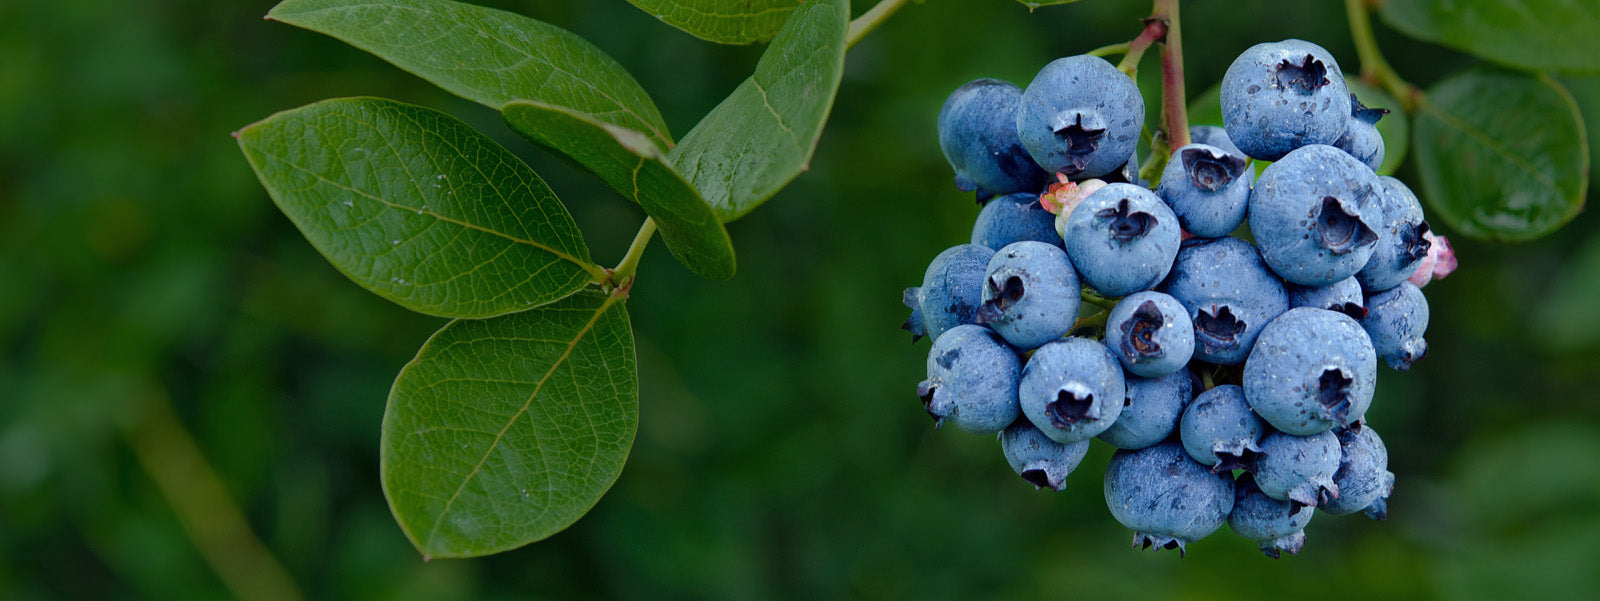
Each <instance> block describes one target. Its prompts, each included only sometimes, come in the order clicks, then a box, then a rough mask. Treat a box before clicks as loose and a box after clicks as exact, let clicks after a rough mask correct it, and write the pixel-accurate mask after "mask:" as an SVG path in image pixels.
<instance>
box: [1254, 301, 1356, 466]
mask: <svg viewBox="0 0 1600 601" xmlns="http://www.w3.org/2000/svg"><path fill="white" fill-rule="evenodd" d="M1377 371H1378V357H1377V354H1376V353H1375V352H1374V351H1373V348H1372V342H1371V341H1370V340H1368V339H1367V333H1366V332H1364V331H1362V329H1361V325H1360V324H1357V323H1356V321H1355V320H1354V319H1350V316H1348V315H1345V314H1343V313H1335V312H1333V311H1327V310H1323V309H1313V308H1310V307H1301V308H1298V309H1290V310H1289V311H1288V312H1286V313H1284V314H1283V315H1280V316H1278V318H1277V319H1274V320H1272V323H1269V324H1267V327H1266V328H1265V329H1263V330H1262V331H1261V337H1259V338H1257V339H1256V345H1255V348H1253V349H1251V351H1250V358H1249V360H1247V361H1245V364H1244V396H1245V400H1248V401H1250V407H1251V408H1252V409H1255V412H1256V415H1259V416H1261V419H1264V420H1267V423H1268V424H1271V425H1272V427H1274V428H1277V429H1279V430H1282V431H1284V432H1287V433H1289V434H1293V435H1296V436H1309V435H1312V434H1318V433H1321V432H1326V431H1328V430H1329V429H1331V428H1334V427H1337V426H1347V425H1350V424H1353V423H1355V422H1356V420H1359V419H1361V416H1362V415H1363V414H1365V413H1366V411H1367V407H1368V406H1370V405H1371V404H1372V395H1373V392H1374V390H1375V389H1376V386H1377V380H1378V373H1377ZM1266 486H1267V485H1266V484H1265V483H1263V484H1262V488H1266ZM1268 492H1271V491H1270V490H1269V491H1268Z"/></svg>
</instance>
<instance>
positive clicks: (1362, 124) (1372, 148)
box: [1333, 94, 1389, 171]
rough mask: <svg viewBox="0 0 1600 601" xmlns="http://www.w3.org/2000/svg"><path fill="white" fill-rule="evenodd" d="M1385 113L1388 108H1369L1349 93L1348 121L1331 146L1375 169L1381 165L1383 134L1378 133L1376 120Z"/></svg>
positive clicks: (1387, 112)
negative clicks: (1342, 133)
mask: <svg viewBox="0 0 1600 601" xmlns="http://www.w3.org/2000/svg"><path fill="white" fill-rule="evenodd" d="M1387 114H1389V109H1369V108H1367V105H1364V104H1361V101H1360V100H1359V99H1357V98H1356V95H1355V94H1351V95H1350V122H1349V124H1348V125H1347V127H1346V129H1345V131H1344V135H1343V136H1340V137H1339V139H1338V140H1337V141H1335V142H1334V143H1333V146H1334V147H1335V148H1338V149H1339V150H1343V151H1345V152H1347V153H1350V156H1352V157H1355V159H1356V160H1358V161H1361V162H1362V163H1364V164H1366V166H1367V167H1368V168H1369V169H1372V170H1373V171H1377V170H1378V167H1381V166H1382V165H1383V134H1380V133H1378V120H1379V119H1382V118H1383V116H1384V115H1387Z"/></svg>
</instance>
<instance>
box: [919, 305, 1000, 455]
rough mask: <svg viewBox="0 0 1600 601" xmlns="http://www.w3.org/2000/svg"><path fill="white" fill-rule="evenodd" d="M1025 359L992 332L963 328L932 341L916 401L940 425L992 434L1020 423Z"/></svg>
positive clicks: (986, 329) (981, 327)
mask: <svg viewBox="0 0 1600 601" xmlns="http://www.w3.org/2000/svg"><path fill="white" fill-rule="evenodd" d="M1021 370H1022V360H1021V359H1019V358H1017V353H1016V351H1013V350H1011V347H1008V346H1006V344H1005V342H1004V341H1002V340H1000V337H999V336H998V335H996V334H995V333H994V332H992V331H990V330H989V329H988V328H985V327H983V326H975V325H959V326H956V327H954V328H951V329H950V330H949V331H948V332H945V335H944V336H940V337H939V339H938V340H935V341H933V348H932V349H930V350H929V351H928V379H926V380H923V381H922V382H921V383H919V384H917V396H919V397H922V404H923V407H924V408H925V409H927V411H928V415H929V416H931V417H933V419H934V424H935V425H936V426H942V425H944V422H946V421H949V422H951V423H953V424H955V425H956V427H957V428H960V429H962V430H965V431H967V432H972V433H975V434H993V433H996V432H999V431H1000V430H1001V429H1003V428H1005V427H1006V426H1009V425H1011V423H1012V422H1014V421H1017V415H1018V414H1019V408H1018V405H1017V381H1018V378H1019V372H1020V371H1021Z"/></svg>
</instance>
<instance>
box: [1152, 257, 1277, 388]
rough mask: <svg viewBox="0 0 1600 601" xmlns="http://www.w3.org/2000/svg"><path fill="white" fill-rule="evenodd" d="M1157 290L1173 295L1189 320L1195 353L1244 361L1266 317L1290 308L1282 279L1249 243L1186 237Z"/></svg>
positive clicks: (1233, 362)
mask: <svg viewBox="0 0 1600 601" xmlns="http://www.w3.org/2000/svg"><path fill="white" fill-rule="evenodd" d="M1160 290H1161V291H1162V292H1166V293H1167V294H1170V295H1172V297H1173V298H1175V299H1178V302H1179V303H1182V304H1183V306H1184V308H1185V309H1187V310H1188V311H1189V319H1190V320H1192V321H1193V322H1194V339H1195V349H1194V357H1195V358H1196V359H1200V360H1202V361H1208V362H1211V363H1218V364H1223V365H1237V364H1239V363H1243V362H1244V360H1245V357H1246V356H1247V355H1248V354H1249V353H1250V347H1251V345H1253V344H1255V340H1256V336H1257V335H1258V334H1260V333H1261V329H1262V328H1263V327H1265V326H1266V325H1267V322H1269V321H1271V320H1272V318H1274V317H1277V316H1278V314H1280V313H1283V312H1284V311H1286V310H1288V308H1289V297H1288V295H1287V294H1285V293H1284V290H1283V282H1282V281H1280V280H1279V279H1278V278H1277V276H1275V275H1273V274H1272V272H1271V271H1270V270H1268V269H1267V265H1266V263H1264V262H1262V260H1261V255H1259V254H1256V249H1255V247H1254V246H1251V245H1250V243H1248V242H1245V241H1243V240H1240V239H1238V238H1230V237H1223V238H1211V239H1207V238H1190V239H1189V240H1187V241H1185V242H1184V243H1183V250H1181V251H1179V252H1178V258H1177V261H1176V263H1174V264H1173V267H1172V275H1171V276H1169V277H1168V278H1167V280H1166V281H1165V282H1163V283H1162V284H1161V288H1160Z"/></svg>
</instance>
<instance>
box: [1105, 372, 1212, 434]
mask: <svg viewBox="0 0 1600 601" xmlns="http://www.w3.org/2000/svg"><path fill="white" fill-rule="evenodd" d="M1125 380H1126V381H1125V386H1126V388H1127V397H1126V398H1125V399H1123V401H1122V413H1121V414H1120V415H1118V416H1117V421H1116V422H1114V423H1112V424H1111V427H1109V428H1106V429H1105V431H1104V432H1101V433H1100V434H1099V435H1098V436H1096V438H1099V439H1100V440H1104V441H1106V442H1107V443H1109V444H1110V445H1111V446H1113V447H1116V448H1119V449H1129V450H1133V449H1142V448H1145V447H1148V446H1150V445H1153V444H1155V443H1158V442H1161V441H1163V440H1166V439H1167V437H1168V436H1171V435H1172V433H1173V432H1174V431H1176V430H1177V429H1178V419H1179V417H1180V416H1182V415H1183V408H1184V407H1185V406H1187V405H1188V404H1189V399H1192V398H1194V377H1193V376H1191V375H1190V374H1189V370H1186V369H1180V370H1178V371H1175V372H1172V373H1170V374H1167V375H1166V376H1163V377H1160V378H1155V379H1151V378H1141V377H1138V376H1127V377H1126V379H1125Z"/></svg>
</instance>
